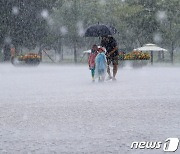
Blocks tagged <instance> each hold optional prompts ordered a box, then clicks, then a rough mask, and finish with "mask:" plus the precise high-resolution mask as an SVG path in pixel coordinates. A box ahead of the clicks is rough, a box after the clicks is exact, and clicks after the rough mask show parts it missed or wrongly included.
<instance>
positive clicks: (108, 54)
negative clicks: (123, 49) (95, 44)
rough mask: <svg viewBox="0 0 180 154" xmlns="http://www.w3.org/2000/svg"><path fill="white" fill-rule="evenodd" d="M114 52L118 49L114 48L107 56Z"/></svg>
mask: <svg viewBox="0 0 180 154" xmlns="http://www.w3.org/2000/svg"><path fill="white" fill-rule="evenodd" d="M116 50H118V47H115V48H114V49H113V50H112V51H111V52H110V53H109V54H108V55H109V56H111V55H112V54H113V53H114V52H115V51H116Z"/></svg>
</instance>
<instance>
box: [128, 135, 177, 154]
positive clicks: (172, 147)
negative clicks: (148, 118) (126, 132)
mask: <svg viewBox="0 0 180 154" xmlns="http://www.w3.org/2000/svg"><path fill="white" fill-rule="evenodd" d="M162 145H164V146H163V150H164V151H167V152H175V151H176V150H177V149H178V146H179V139H178V138H168V139H166V140H165V142H161V141H159V142H132V144H131V149H161V148H162Z"/></svg>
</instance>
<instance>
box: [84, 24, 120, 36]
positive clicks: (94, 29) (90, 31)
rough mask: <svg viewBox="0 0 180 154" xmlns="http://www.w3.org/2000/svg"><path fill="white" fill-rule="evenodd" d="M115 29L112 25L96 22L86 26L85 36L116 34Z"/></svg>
mask: <svg viewBox="0 0 180 154" xmlns="http://www.w3.org/2000/svg"><path fill="white" fill-rule="evenodd" d="M116 32H117V30H116V28H115V27H113V26H109V25H104V24H96V25H92V26H90V27H88V28H87V30H86V32H85V37H101V36H107V35H113V34H116Z"/></svg>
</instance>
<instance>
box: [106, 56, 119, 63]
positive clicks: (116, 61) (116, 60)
mask: <svg viewBox="0 0 180 154" xmlns="http://www.w3.org/2000/svg"><path fill="white" fill-rule="evenodd" d="M111 63H112V64H113V65H118V56H116V57H107V64H108V65H110V64H111Z"/></svg>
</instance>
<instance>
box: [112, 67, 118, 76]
mask: <svg viewBox="0 0 180 154" xmlns="http://www.w3.org/2000/svg"><path fill="white" fill-rule="evenodd" d="M117 70H118V65H117V64H114V65H113V77H114V78H115V77H116V74H117Z"/></svg>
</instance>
